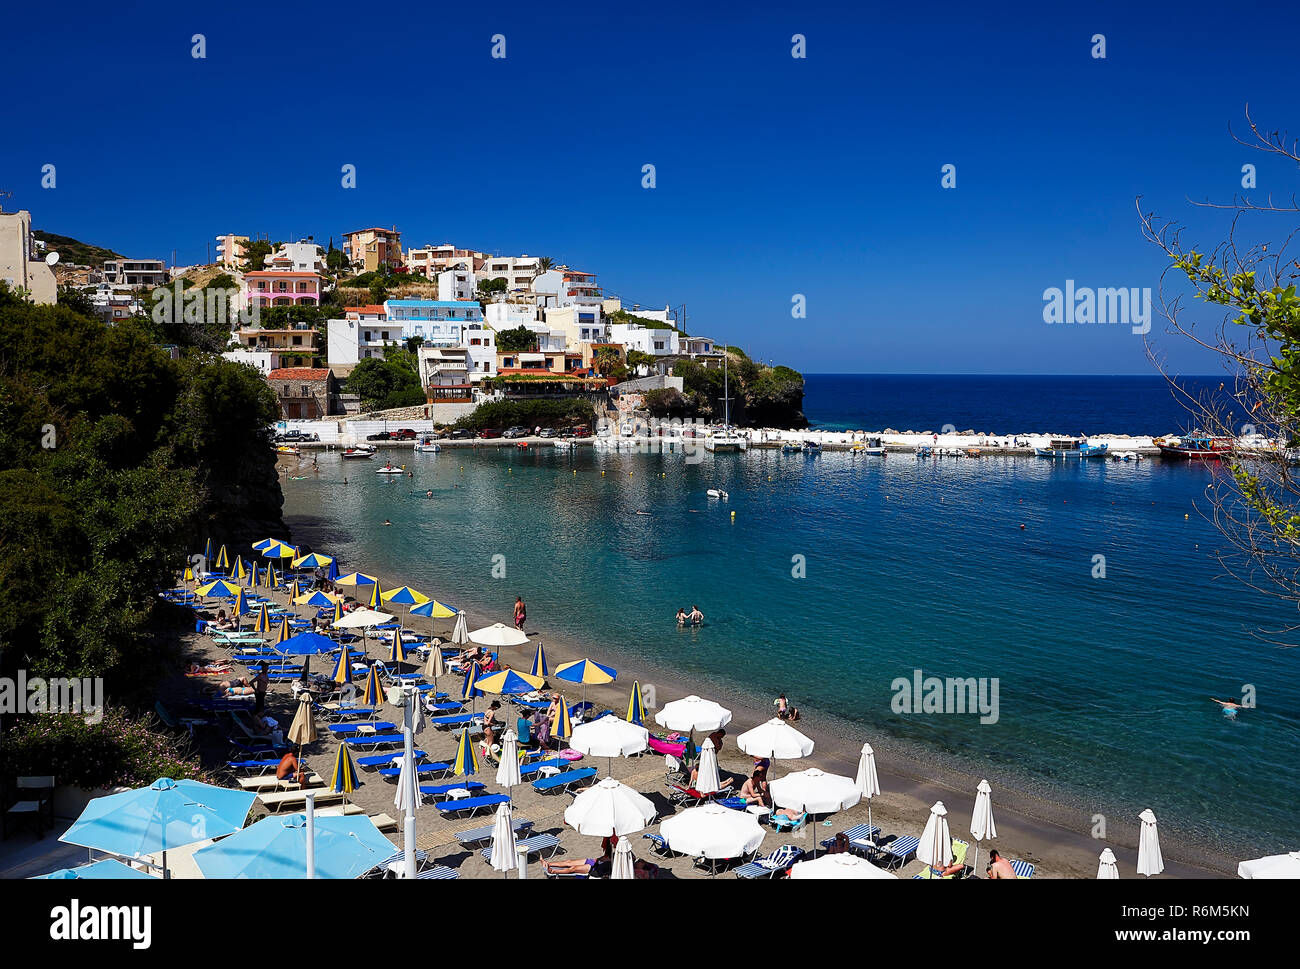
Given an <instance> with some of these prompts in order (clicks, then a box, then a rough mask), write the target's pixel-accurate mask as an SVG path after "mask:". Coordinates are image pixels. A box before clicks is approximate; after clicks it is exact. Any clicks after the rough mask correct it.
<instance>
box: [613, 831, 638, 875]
mask: <svg viewBox="0 0 1300 969" xmlns="http://www.w3.org/2000/svg"><path fill="white" fill-rule="evenodd" d="M609 877H610V879H611V880H613V879H616V878H617V879H632V878H635V877H636V869H634V868H633V867H632V844H631V842H629V841H628V840H627V838H619V839H618V844H616V845H615V846H614V868H613V870H612V871H611V872H610V873H609Z"/></svg>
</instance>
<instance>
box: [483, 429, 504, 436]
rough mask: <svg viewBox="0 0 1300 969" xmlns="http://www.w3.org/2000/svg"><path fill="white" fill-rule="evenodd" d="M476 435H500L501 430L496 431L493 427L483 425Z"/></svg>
mask: <svg viewBox="0 0 1300 969" xmlns="http://www.w3.org/2000/svg"><path fill="white" fill-rule="evenodd" d="M478 436H479V437H500V436H501V432H500V431H498V430H497V429H496V428H495V427H485V428H483V430H481V431H479V432H478Z"/></svg>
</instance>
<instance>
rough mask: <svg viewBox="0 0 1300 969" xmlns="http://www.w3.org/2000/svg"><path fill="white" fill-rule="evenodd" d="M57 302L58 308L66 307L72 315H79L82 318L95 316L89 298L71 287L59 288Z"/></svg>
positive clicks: (93, 305) (92, 304) (93, 306)
mask: <svg viewBox="0 0 1300 969" xmlns="http://www.w3.org/2000/svg"><path fill="white" fill-rule="evenodd" d="M58 302H59V305H60V306H66V307H67V308H68V309H70V310H72V311H73V312H74V313H80V314H81V315H82V316H94V315H95V304H94V303H92V302H91V300H90V296H89V295H88V294H87V293H85V292H83V291H82V290H80V289H76V288H74V287H72V286H60V287H59V296H58Z"/></svg>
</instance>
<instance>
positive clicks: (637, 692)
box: [625, 680, 645, 727]
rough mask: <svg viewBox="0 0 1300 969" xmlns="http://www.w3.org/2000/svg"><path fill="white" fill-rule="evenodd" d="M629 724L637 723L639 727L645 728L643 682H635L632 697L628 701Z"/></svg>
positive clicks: (627, 718)
mask: <svg viewBox="0 0 1300 969" xmlns="http://www.w3.org/2000/svg"><path fill="white" fill-rule="evenodd" d="M625 719H626V720H627V722H628V723H635V724H636V725H637V726H638V727H644V726H645V699H644V698H643V697H642V696H641V681H640V680H634V681H633V683H632V695H631V696H630V697H628V700H627V717H626V718H625Z"/></svg>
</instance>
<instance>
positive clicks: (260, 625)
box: [253, 602, 271, 636]
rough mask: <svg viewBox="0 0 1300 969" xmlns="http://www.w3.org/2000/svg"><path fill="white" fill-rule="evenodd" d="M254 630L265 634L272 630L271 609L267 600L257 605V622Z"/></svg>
mask: <svg viewBox="0 0 1300 969" xmlns="http://www.w3.org/2000/svg"><path fill="white" fill-rule="evenodd" d="M253 632H255V633H261V634H262V635H263V636H266V635H269V634H270V632H271V609H270V607H269V606H268V605H267V604H266V603H265V602H263V603H262V604H261V605H260V606H258V607H257V622H255V623H254V624H253Z"/></svg>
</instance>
